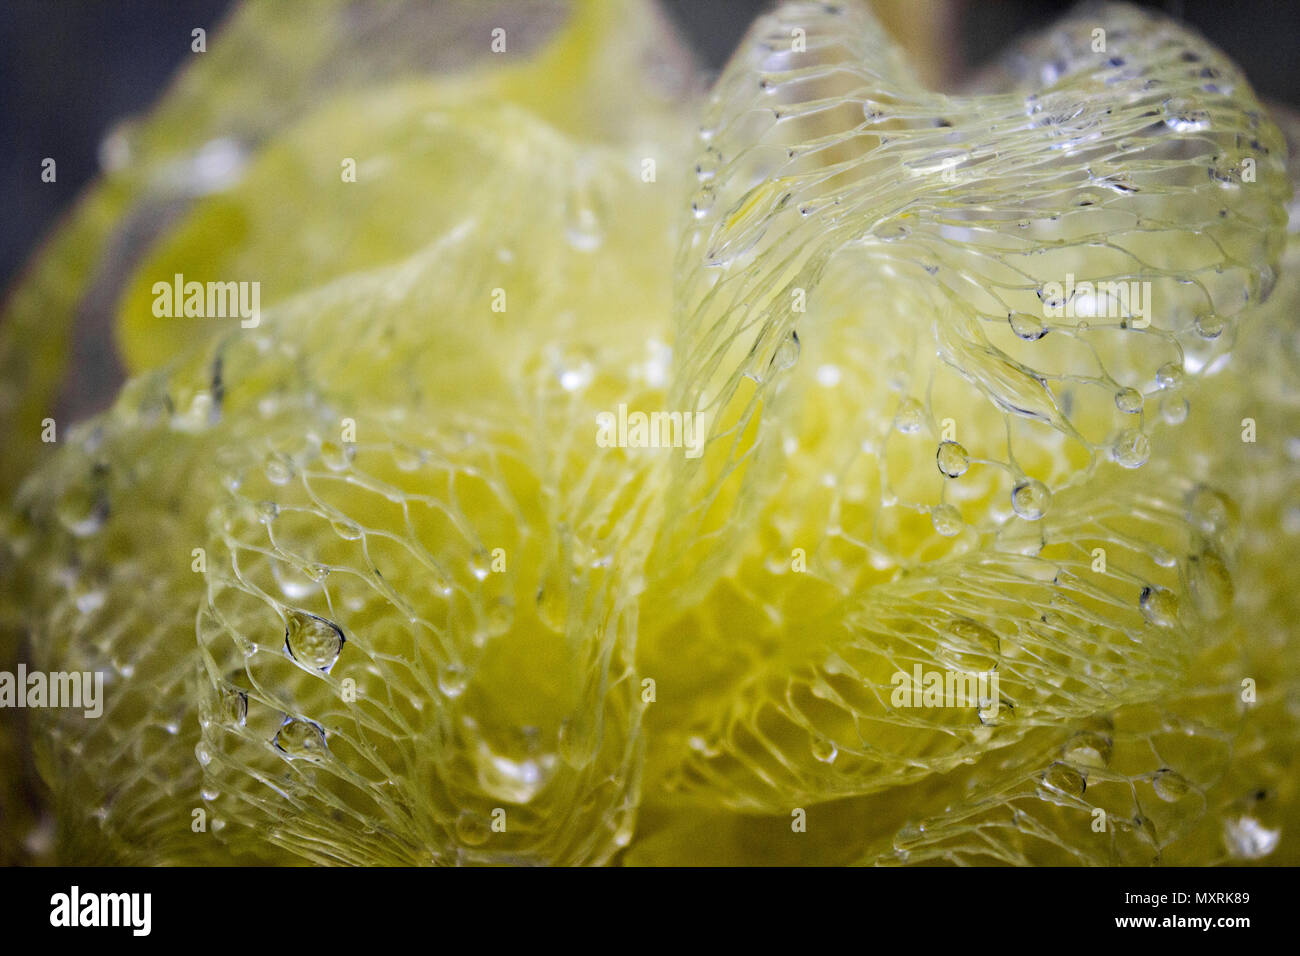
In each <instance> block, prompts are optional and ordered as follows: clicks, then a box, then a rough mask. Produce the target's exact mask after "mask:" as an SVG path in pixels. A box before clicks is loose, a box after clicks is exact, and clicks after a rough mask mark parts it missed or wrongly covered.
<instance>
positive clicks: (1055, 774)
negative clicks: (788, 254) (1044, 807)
mask: <svg viewBox="0 0 1300 956" xmlns="http://www.w3.org/2000/svg"><path fill="white" fill-rule="evenodd" d="M1042 783H1043V786H1042V788H1040V789H1045V790H1055V791H1057V792H1058V793H1064V794H1067V795H1068V796H1071V797H1081V796H1083V794H1084V791H1085V790H1087V789H1088V781H1087V778H1086V777H1084V775H1083V774H1082V773H1080V772H1079V771H1078V770H1076V769H1075V768H1074V767H1071V766H1070V765H1069V764H1067V763H1062V762H1061V761H1059V760H1058V761H1057V762H1056V763H1054V764H1052V765H1051V766H1050V767H1048V768H1047V770H1045V771H1044V772H1043V776H1042Z"/></svg>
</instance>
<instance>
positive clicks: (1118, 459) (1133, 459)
mask: <svg viewBox="0 0 1300 956" xmlns="http://www.w3.org/2000/svg"><path fill="white" fill-rule="evenodd" d="M1110 455H1111V457H1112V458H1113V459H1114V460H1115V463H1116V464H1117V465H1119V466H1120V467H1122V468H1141V467H1142V466H1143V465H1145V464H1146V463H1147V459H1148V458H1150V457H1151V439H1149V438H1147V436H1146V434H1145V433H1143V432H1142V430H1141V429H1138V428H1130V429H1127V430H1125V431H1122V432H1120V433H1119V435H1118V436H1116V438H1115V441H1114V442H1113V443H1112V444H1111V447H1110Z"/></svg>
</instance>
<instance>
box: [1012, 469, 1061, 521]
mask: <svg viewBox="0 0 1300 956" xmlns="http://www.w3.org/2000/svg"><path fill="white" fill-rule="evenodd" d="M1051 502H1052V493H1051V492H1050V491H1048V489H1047V486H1046V485H1045V484H1043V483H1042V482H1041V481H1039V480H1038V479H1036V478H1026V479H1024V480H1023V481H1021V482H1019V483H1018V484H1017V485H1016V486H1015V487H1014V488H1012V489H1011V507H1012V510H1014V511H1015V513H1016V514H1018V515H1020V517H1022V518H1024V519H1026V520H1027V521H1037V520H1039V519H1040V518H1042V517H1043V515H1045V514H1047V509H1048V507H1049V506H1050V505H1051Z"/></svg>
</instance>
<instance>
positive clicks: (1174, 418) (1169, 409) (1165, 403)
mask: <svg viewBox="0 0 1300 956" xmlns="http://www.w3.org/2000/svg"><path fill="white" fill-rule="evenodd" d="M1189 410H1190V406H1189V405H1188V404H1187V399H1185V398H1181V397H1179V396H1177V395H1166V396H1165V397H1164V398H1162V399H1161V400H1160V417H1161V418H1163V419H1164V420H1165V421H1166V422H1167V423H1168V424H1170V425H1181V424H1182V423H1183V422H1185V421H1187V412H1188V411H1189Z"/></svg>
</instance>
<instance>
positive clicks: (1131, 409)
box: [1115, 388, 1143, 415]
mask: <svg viewBox="0 0 1300 956" xmlns="http://www.w3.org/2000/svg"><path fill="white" fill-rule="evenodd" d="M1142 402H1143V399H1142V393H1141V392H1139V391H1138V390H1137V389H1136V388H1121V389H1120V390H1119V391H1118V392H1116V393H1115V407H1116V408H1118V409H1119V410H1120V411H1121V412H1123V413H1124V414H1126V415H1135V414H1137V413H1138V412H1140V411H1142Z"/></svg>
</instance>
